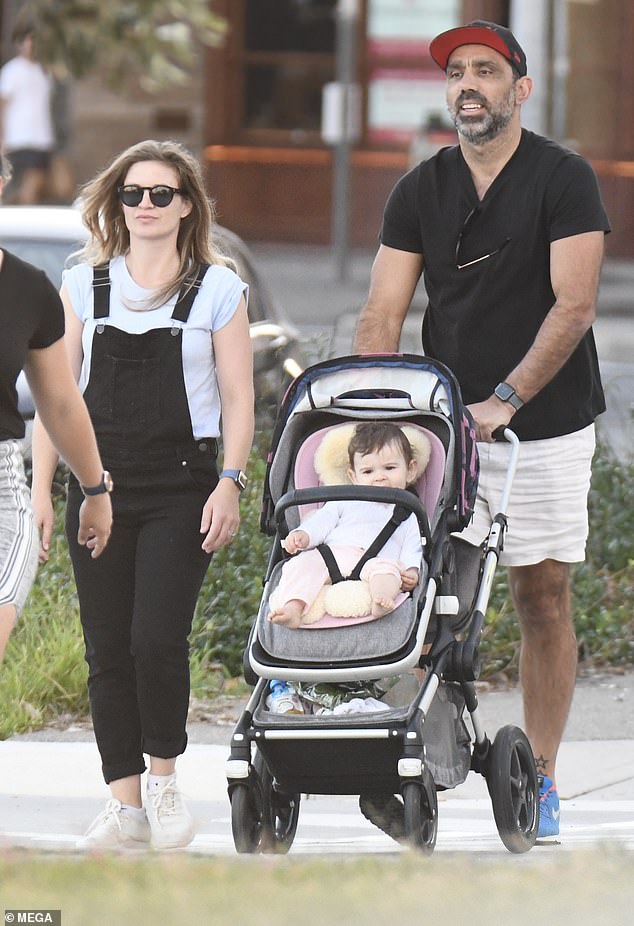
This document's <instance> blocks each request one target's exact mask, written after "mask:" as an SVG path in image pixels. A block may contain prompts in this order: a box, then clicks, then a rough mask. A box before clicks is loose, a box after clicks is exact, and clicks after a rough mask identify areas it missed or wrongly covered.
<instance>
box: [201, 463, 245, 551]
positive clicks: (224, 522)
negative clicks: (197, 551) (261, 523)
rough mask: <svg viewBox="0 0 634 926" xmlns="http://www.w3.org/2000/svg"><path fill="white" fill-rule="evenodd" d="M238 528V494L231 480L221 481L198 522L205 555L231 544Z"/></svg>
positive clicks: (206, 503)
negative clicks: (202, 536)
mask: <svg viewBox="0 0 634 926" xmlns="http://www.w3.org/2000/svg"><path fill="white" fill-rule="evenodd" d="M239 527H240V492H239V490H238V488H237V486H236V485H235V484H234V483H233V482H232V481H231V479H221V480H220V482H219V483H218V485H217V486H216V488H215V489H214V490H213V492H212V493H211V495H210V496H209V498H208V499H207V501H206V502H205V507H204V508H203V514H202V518H201V521H200V532H201V534H205V538H204V540H203V542H202V548H203V550H204V551H205V553H215V551H216V550H219V549H220V548H221V547H224V546H226V545H227V544H229V543H231V541H232V540H233V538H234V537H235V536H236V534H237V533H238V528H239Z"/></svg>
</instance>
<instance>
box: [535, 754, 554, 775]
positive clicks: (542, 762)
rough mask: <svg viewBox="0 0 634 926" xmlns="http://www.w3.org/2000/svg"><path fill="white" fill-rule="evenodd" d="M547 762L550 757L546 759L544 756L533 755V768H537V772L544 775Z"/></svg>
mask: <svg viewBox="0 0 634 926" xmlns="http://www.w3.org/2000/svg"><path fill="white" fill-rule="evenodd" d="M549 763H550V759H546V758H545V757H544V756H535V768H536V769H537V774H538V775H545V774H546V772H547V766H548V765H549Z"/></svg>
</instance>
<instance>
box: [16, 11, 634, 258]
mask: <svg viewBox="0 0 634 926" xmlns="http://www.w3.org/2000/svg"><path fill="white" fill-rule="evenodd" d="M19 5H20V0H6V2H5V3H3V4H2V5H0V27H1V29H2V53H3V54H2V57H3V60H6V58H7V57H8V56H9V54H10V51H11V49H10V42H9V34H10V27H11V15H10V14H11V12H12V11H13V9H14V8H16V7H18V6H19ZM213 9H214V11H215V12H217V13H219V14H221V15H223V16H224V17H225V19H226V20H227V22H228V24H229V32H228V37H227V40H226V42H225V44H224V45H223V47H221V48H219V49H213V50H201V49H193V50H192V54H193V55H194V56H195V60H196V62H197V64H196V67H195V76H194V78H193V80H192V81H191V83H190V84H188V85H187V86H185V87H180V88H174V90H172V91H170V92H169V93H162V94H161V95H160V96H159V97H156V96H150V95H149V94H145V93H143V92H142V91H141V90H138V89H135V88H131V89H130V90H129V92H128V93H127V94H126V95H125V96H115V95H114V94H112V93H110V92H108V91H107V90H106V89H104V87H103V86H102V84H101V82H100V80H99V75H94V76H92V77H91V78H90V79H89V80H82V81H79V82H78V83H77V84H76V85H74V86H73V87H72V89H71V104H72V114H73V118H72V122H71V131H70V135H69V139H68V141H67V145H66V154H67V157H68V159H69V161H70V163H71V165H72V168H73V171H74V174H75V177H76V180H77V182H78V183H81V182H83V181H84V180H86V179H87V178H88V177H90V176H92V175H93V174H94V172H95V171H96V170H97V169H99V168H100V167H102V166H103V165H104V164H105V163H107V162H108V161H109V160H110V159H111V157H112V156H113V155H114V154H115V153H117V152H118V151H120V150H121V149H122V148H123V147H125V146H126V145H129V144H132V143H134V142H136V141H139V140H140V139H142V138H147V137H157V138H167V137H174V138H177V139H179V140H181V141H182V142H184V143H185V144H187V145H188V146H189V147H190V148H191V149H192V150H194V151H195V152H196V153H197V154H198V155H199V156H200V157H201V159H202V160H203V162H204V164H205V168H206V173H207V178H208V183H209V189H210V192H211V193H212V195H213V196H214V197H215V198H216V200H217V204H218V209H219V213H220V217H221V220H222V221H223V223H224V224H226V225H228V226H230V227H231V228H233V229H235V231H237V232H238V233H240V234H242V235H243V236H244V237H246V238H247V239H252V240H271V241H291V242H292V241H303V242H307V243H322V244H326V243H330V242H331V241H332V239H333V234H334V231H333V228H334V221H333V220H334V217H335V214H336V212H337V211H338V210H339V211H341V210H340V207H341V206H342V205H343V204H342V202H341V200H342V198H345V222H346V227H347V233H348V235H349V240H350V243H351V244H353V245H358V246H369V247H373V246H374V244H375V243H376V240H377V233H378V227H379V222H380V218H381V212H382V208H383V204H384V202H385V198H386V196H387V194H388V192H389V190H390V189H391V187H392V185H393V184H394V183H395V181H396V180H397V179H398V177H399V176H401V174H402V173H403V172H404V171H405V170H407V168H408V166H409V164H410V159H411V157H412V151H413V152H414V153H413V156H414V157H421V156H425V154H426V153H427V152H429V151H433V150H435V148H436V147H437V146H438V145H439V144H447V143H451V142H452V140H454V139H455V135H454V133H453V130H452V129H451V127H448V125H447V116H446V111H445V104H444V80H443V75H442V73H441V72H440V71H439V70H438V68H437V67H436V65H435V64H434V63H433V61H432V60H431V58H430V57H429V42H430V40H431V38H432V37H433V36H434V35H436V34H437V33H438V32H440V31H442V30H443V29H448V28H451V27H453V26H455V25H458V24H460V23H462V22H468V21H470V20H472V19H476V18H479V19H489V20H493V21H497V22H500V23H503V24H506V25H510V26H511V27H512V28H513V29H514V30H515V31H516V33H517V35H518V37H519V38H520V41H521V42H522V44H523V46H524V47H525V49H526V52H527V58H528V64H529V74H531V76H532V77H533V78H534V80H535V89H534V93H533V97H532V99H531V100H530V101H529V103H528V104H527V105H526V107H525V108H524V112H523V116H524V121H525V124H526V125H528V127H529V128H532V129H534V130H536V131H539V132H542V133H543V134H546V135H550V136H551V137H553V138H556V139H557V140H559V141H562V142H563V143H565V144H569V145H570V146H571V147H573V148H575V149H576V150H579V151H580V152H581V153H582V154H584V155H585V156H586V157H588V158H589V159H590V160H591V162H592V163H593V165H594V167H595V170H596V171H597V174H598V176H599V181H600V184H601V188H602V193H603V196H604V200H605V203H606V207H607V209H608V212H609V215H610V218H611V222H612V226H613V233H612V235H610V236H609V238H608V253H609V254H610V256H612V257H628V258H629V257H634V235H632V222H633V216H634V94H633V93H632V87H633V86H634V56H633V55H632V54H631V48H632V47H633V46H634V3H632V2H631V0H530V3H529V2H528V0H214V2H213ZM342 86H350V87H351V89H350V92H349V94H348V95H345V94H343V93H342V91H341V88H342ZM344 127H346V131H345V132H344ZM413 141H415V145H412V142H413ZM342 176H343V177H344V180H345V183H344V184H343V185H342V182H341V178H342Z"/></svg>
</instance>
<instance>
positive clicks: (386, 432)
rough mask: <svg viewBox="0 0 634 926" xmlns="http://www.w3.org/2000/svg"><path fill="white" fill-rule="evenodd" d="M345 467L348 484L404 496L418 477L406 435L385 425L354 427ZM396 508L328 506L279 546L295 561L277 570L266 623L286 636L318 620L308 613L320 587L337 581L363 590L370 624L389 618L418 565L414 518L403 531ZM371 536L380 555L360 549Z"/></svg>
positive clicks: (316, 615) (419, 555) (418, 544)
mask: <svg viewBox="0 0 634 926" xmlns="http://www.w3.org/2000/svg"><path fill="white" fill-rule="evenodd" d="M348 462H349V468H348V477H349V479H350V482H352V483H353V484H355V485H367V486H383V487H385V488H395V489H405V488H407V487H408V486H411V485H413V483H414V482H415V481H416V479H417V478H418V476H419V475H420V469H419V462H418V461H417V459H416V457H415V455H414V451H413V449H412V446H411V444H410V442H409V440H408V439H407V437H406V435H405V434H404V432H403V431H402V429H401V428H399V427H398V426H397V425H395V424H393V423H391V422H387V421H376V422H372V421H369V422H364V423H362V424H359V425H357V427H356V428H355V430H354V432H353V435H352V439H351V440H350V443H349V445H348ZM394 508H395V506H394V505H389V504H377V503H374V502H367V501H356V500H355V501H352V500H350V501H339V502H335V501H331V502H326V503H325V504H324V505H323V507H322V508H320V509H319V510H318V511H317V512H314V513H313V514H311V515H310V516H309V518H307V519H306V520H305V521H303V522H302V523H301V524H300V526H299V527H297V528H295V529H294V530H292V531H291V532H290V533H289V535H288V537H287V538H286V539H285V540H284V541H283V542H282V545H283V546H284V549H285V550H286V552H287V553H289V554H290V555H291V556H295V554H297V553H298V552H300V556H298V557H297V558H296V559H292V560H289V561H287V562H286V563H285V564H284V567H283V568H282V572H281V577H280V582H279V584H278V586H277V588H276V589H275V590H274V592H273V593H272V595H271V597H270V600H269V605H270V608H271V611H270V613H269V620H270V621H273V622H274V623H278V624H285V625H286V626H287V627H290V628H295V627H299V626H300V625H301V624H309V623H313V622H314V621H315V620H318V619H319V617H320V613H319V611H318V610H315V609H313V610H311V606H312V605H313V604H314V602H315V601H316V600H317V598H318V595H319V592H320V591H321V589H322V588H323V586H324V585H326V584H330V583H331V582H332V581H333V579H335V580H336V579H337V578H339V577H342V576H353V577H356V576H358V578H359V579H360V580H361V581H363V582H367V585H368V590H369V598H370V612H371V614H372V616H373V617H375V618H378V617H383V616H384V615H385V614H388V613H389V612H390V611H392V610H393V609H394V607H395V606H396V599H397V596H398V594H399V592H400V591H403V592H411V591H412V589H414V588H415V587H416V583H417V581H418V577H419V572H420V564H421V558H422V545H421V539H420V530H419V527H418V522H417V519H416V516H415V515H414V514H413V513H410V514H409V515H407V512H404V513H403V520H401V521H400V523H398V524H396V523H392V522H391V518H392V517H393V514H394ZM398 517H399V515H397V519H398ZM388 525H389V527H388ZM384 532H385V533H384ZM375 536H377V537H381V539H382V540H383V538H385V539H384V541H383V543H382V544H381V546H380V548H379V549H378V550H377V549H376V548H377V546H378V544H377V543H375V544H372V545H371V547H370V548H368V547H367V545H365V544H363V543H360V542H359V541H360V540H362V539H363V538H365V537H375ZM326 545H327V546H326ZM368 550H369V553H368ZM373 550H376V553H373ZM301 551H304V552H301ZM331 557H332V558H331ZM333 558H334V561H333ZM333 572H334V576H333V574H332V573H333Z"/></svg>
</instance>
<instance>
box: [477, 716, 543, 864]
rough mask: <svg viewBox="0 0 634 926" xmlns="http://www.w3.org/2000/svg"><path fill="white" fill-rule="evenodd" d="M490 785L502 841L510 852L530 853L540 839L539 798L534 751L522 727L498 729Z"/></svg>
mask: <svg viewBox="0 0 634 926" xmlns="http://www.w3.org/2000/svg"><path fill="white" fill-rule="evenodd" d="M486 782H487V787H488V789H489V794H490V796H491V804H492V805H493V816H494V817H495V823H496V826H497V828H498V832H499V834H500V839H501V840H502V842H503V843H504V845H505V846H506V848H507V849H508V850H509V852H516V853H519V852H528V850H529V849H531V848H532V847H533V846H534V845H535V840H536V838H537V824H538V821H539V814H538V809H539V797H538V786H537V771H536V769H535V758H534V756H533V750H532V749H531V745H530V743H529V741H528V738H527V736H526V734H525V733H524V731H523V730H521V729H520V728H519V727H515V726H512V725H508V726H505V727H502V728H501V729H500V730H498V732H497V734H496V736H495V739H494V741H493V746H492V747H491V752H490V753H489V757H488V760H487V771H486Z"/></svg>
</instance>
